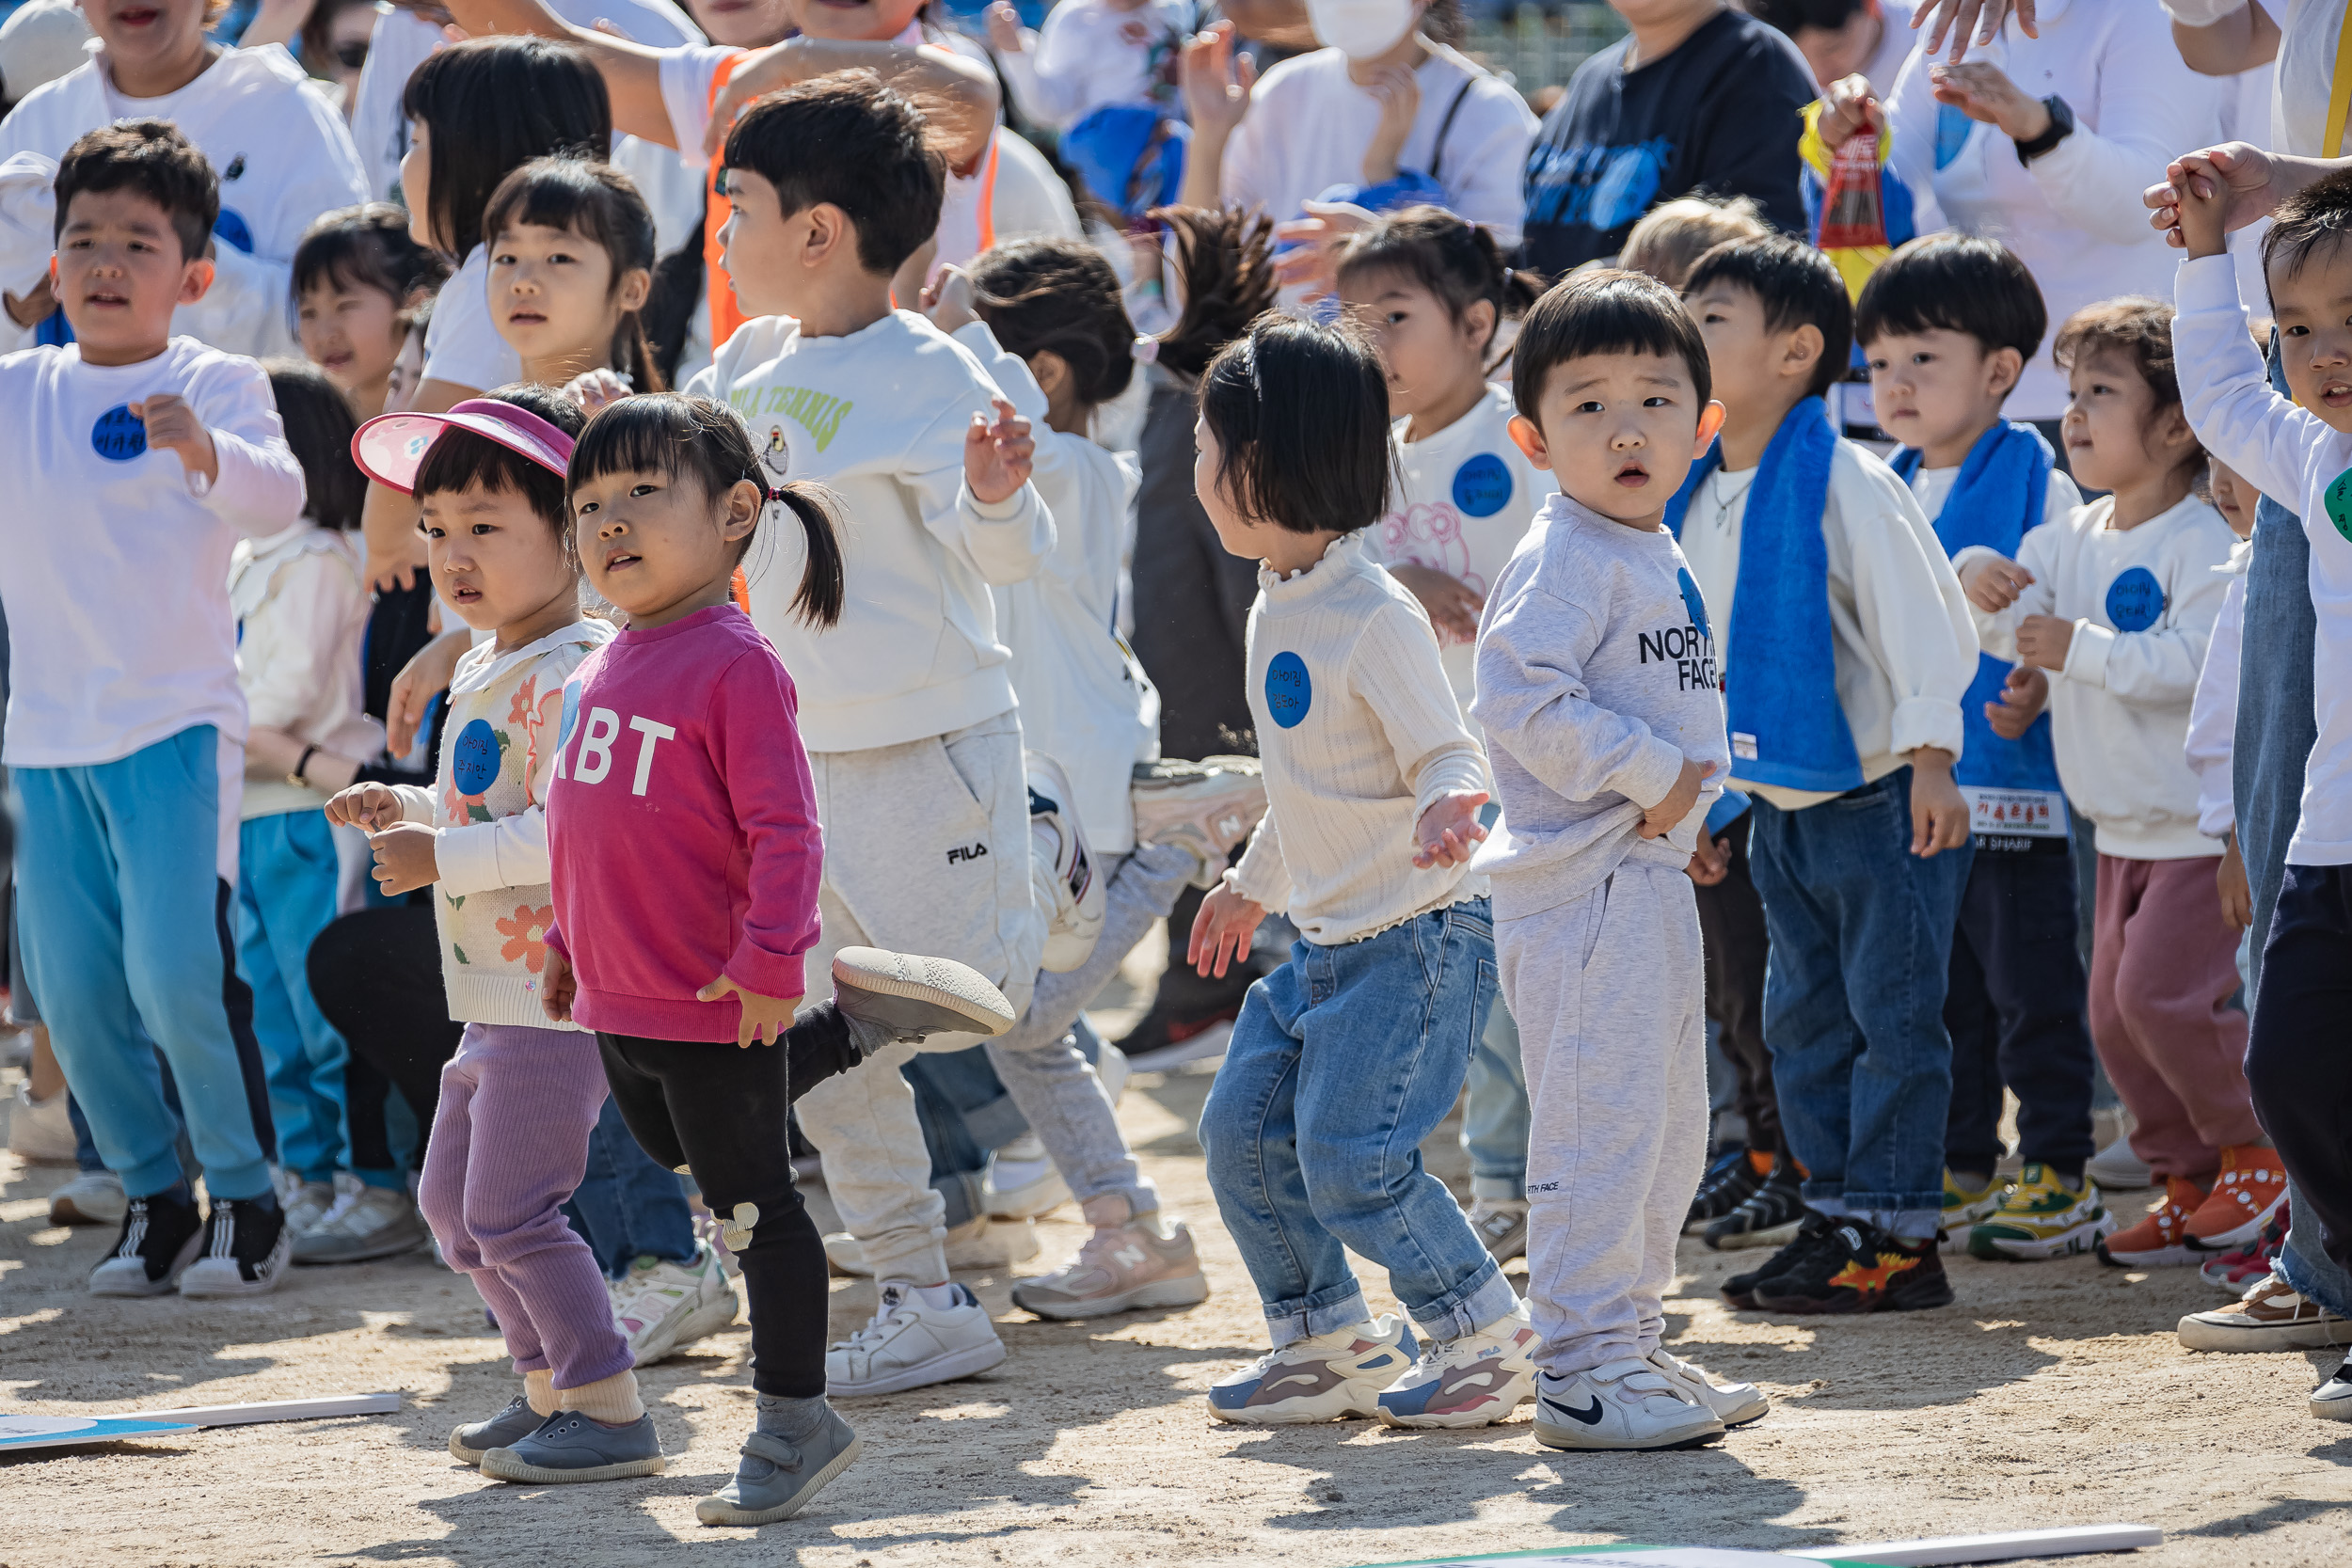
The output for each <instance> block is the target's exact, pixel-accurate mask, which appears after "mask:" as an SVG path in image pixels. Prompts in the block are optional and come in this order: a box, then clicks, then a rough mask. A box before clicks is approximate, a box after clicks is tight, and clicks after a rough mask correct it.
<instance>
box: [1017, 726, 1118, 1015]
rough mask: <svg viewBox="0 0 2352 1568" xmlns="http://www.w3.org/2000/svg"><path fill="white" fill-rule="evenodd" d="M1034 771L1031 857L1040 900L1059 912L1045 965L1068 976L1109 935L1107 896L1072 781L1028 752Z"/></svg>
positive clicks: (1041, 757) (1056, 765) (1031, 774)
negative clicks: (1105, 931)
mask: <svg viewBox="0 0 2352 1568" xmlns="http://www.w3.org/2000/svg"><path fill="white" fill-rule="evenodd" d="M1026 761H1027V763H1028V771H1029V840H1030V859H1029V863H1030V866H1031V868H1032V875H1033V876H1034V878H1035V879H1036V883H1037V889H1038V899H1039V901H1040V902H1041V904H1043V905H1044V906H1045V907H1046V908H1047V909H1049V910H1051V911H1053V917H1052V921H1051V924H1050V925H1048V927H1046V932H1045V958H1044V960H1043V962H1044V966H1045V968H1046V969H1047V970H1048V971H1049V972H1050V973H1052V974H1068V973H1069V972H1070V971H1071V970H1073V969H1075V968H1077V967H1078V966H1079V965H1080V964H1083V963H1085V962H1086V961H1087V959H1088V958H1091V957H1093V955H1094V943H1095V939H1097V938H1098V937H1100V936H1101V935H1102V934H1103V909H1104V902H1105V899H1106V895H1105V894H1104V890H1103V879H1101V878H1100V877H1097V876H1096V875H1095V874H1094V860H1093V857H1092V856H1091V855H1089V853H1088V852H1087V841H1086V834H1085V833H1083V832H1080V831H1079V828H1078V813H1077V808H1076V805H1075V803H1074V798H1073V795H1072V794H1071V789H1070V778H1069V775H1067V774H1065V773H1064V772H1063V771H1062V770H1061V764H1059V763H1057V762H1056V761H1055V760H1054V759H1053V758H1052V757H1049V756H1047V755H1046V754H1045V753H1044V752H1028V753H1026Z"/></svg>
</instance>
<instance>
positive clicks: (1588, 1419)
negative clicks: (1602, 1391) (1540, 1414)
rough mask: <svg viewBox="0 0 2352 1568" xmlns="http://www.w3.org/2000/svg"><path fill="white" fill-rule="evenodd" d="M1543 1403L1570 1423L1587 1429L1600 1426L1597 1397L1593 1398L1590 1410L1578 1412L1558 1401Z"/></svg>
mask: <svg viewBox="0 0 2352 1568" xmlns="http://www.w3.org/2000/svg"><path fill="white" fill-rule="evenodd" d="M1544 1403H1545V1404H1547V1405H1549V1407H1550V1408H1552V1409H1554V1410H1557V1411H1558V1412H1560V1414H1561V1415H1563V1416H1565V1417H1566V1418H1568V1419H1569V1420H1571V1421H1576V1422H1579V1423H1581V1425H1584V1426H1588V1427H1589V1426H1598V1425H1599V1424H1600V1400H1599V1398H1598V1397H1597V1396H1596V1397H1595V1398H1594V1400H1593V1402H1592V1405H1591V1406H1590V1408H1588V1409H1584V1410H1579V1409H1577V1408H1575V1407H1574V1406H1572V1405H1565V1404H1562V1403H1561V1402H1559V1401H1558V1400H1546V1401H1544Z"/></svg>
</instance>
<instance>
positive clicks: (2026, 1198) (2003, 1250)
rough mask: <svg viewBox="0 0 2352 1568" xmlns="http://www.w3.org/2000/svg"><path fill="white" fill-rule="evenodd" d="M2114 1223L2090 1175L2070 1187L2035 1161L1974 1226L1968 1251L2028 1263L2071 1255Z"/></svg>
mask: <svg viewBox="0 0 2352 1568" xmlns="http://www.w3.org/2000/svg"><path fill="white" fill-rule="evenodd" d="M2115 1228H2116V1225H2115V1216H2114V1215H2112V1214H2110V1213H2108V1212H2107V1206H2106V1202H2105V1201H2104V1200H2103V1199H2102V1198H2101V1197H2100V1196H2099V1187H2098V1183H2096V1182H2094V1181H2091V1180H2087V1179H2086V1180H2084V1181H2082V1182H2081V1183H2080V1184H2079V1185H2076V1186H2073V1187H2070V1186H2068V1185H2067V1184H2066V1180H2065V1178H2063V1177H2061V1176H2059V1175H2058V1172H2056V1171H2054V1170H2052V1169H2051V1168H2050V1167H2049V1166H2047V1165H2045V1164H2042V1163H2041V1162H2040V1161H2036V1162H2035V1163H2033V1164H2029V1165H2027V1166H2026V1169H2025V1172H2024V1174H2023V1175H2022V1176H2020V1177H2019V1178H2018V1180H2017V1181H2016V1183H2015V1184H2014V1185H2012V1186H2011V1187H2010V1189H2009V1190H2008V1191H2007V1192H2005V1193H2003V1194H2002V1195H2001V1201H2000V1203H1999V1204H1998V1206H1996V1207H1995V1208H1994V1211H1993V1212H1991V1213H1989V1214H1987V1215H1985V1216H1984V1217H1983V1218H1982V1219H1981V1220H1979V1221H1978V1222H1977V1224H1976V1225H1974V1226H1972V1227H1970V1228H1969V1231H1968V1235H1967V1239H1966V1240H1967V1250H1968V1253H1969V1256H1971V1257H1974V1258H2007V1259H2011V1260H2013V1261H2017V1262H2027V1263H2031V1262H2039V1261H2041V1260H2042V1259H2045V1258H2072V1257H2074V1254H2076V1253H2078V1252H2089V1251H2090V1249H2091V1248H2092V1247H2093V1246H2095V1245H2097V1244H2098V1242H2099V1239H2100V1238H2101V1237H2102V1236H2105V1235H2107V1234H2108V1233H2109V1232H2111V1231H2113V1230H2114V1229H2115ZM1947 1250H1949V1249H1947Z"/></svg>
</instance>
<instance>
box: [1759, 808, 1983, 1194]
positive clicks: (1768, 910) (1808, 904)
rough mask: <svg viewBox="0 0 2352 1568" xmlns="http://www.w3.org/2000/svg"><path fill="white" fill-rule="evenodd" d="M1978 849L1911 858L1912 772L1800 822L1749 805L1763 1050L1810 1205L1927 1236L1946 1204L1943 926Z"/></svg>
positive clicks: (1948, 1091) (1948, 930)
mask: <svg viewBox="0 0 2352 1568" xmlns="http://www.w3.org/2000/svg"><path fill="white" fill-rule="evenodd" d="M1975 853H1976V849H1975V845H1974V844H1973V842H1972V843H1969V844H1963V845H1962V846H1961V847H1959V848H1957V849H1947V850H1945V851H1944V852H1943V853H1941V854H1938V855H1935V856H1932V857H1931V858H1929V859H1926V860H1922V859H1920V858H1919V857H1918V856H1916V855H1914V854H1913V853H1912V852H1911V769H1910V768H1898V769H1896V770H1895V771H1894V772H1892V773H1889V774H1888V775H1886V777H1884V778H1883V779H1881V780H1879V781H1878V782H1877V783H1875V784H1866V785H1864V786H1863V787H1862V788H1860V789H1857V790H1853V791H1851V792H1850V793H1848V794H1845V795H1841V796H1839V797H1837V798H1836V800H1824V801H1822V802H1821V803H1820V804H1819V805H1815V806H1808V807H1806V808H1805V809H1804V810H1803V811H1782V810H1781V809H1780V808H1779V807H1777V806H1774V805H1772V804H1771V803H1770V802H1769V801H1766V800H1760V799H1759V800H1757V801H1756V826H1755V829H1754V831H1753V833H1752V835H1751V837H1750V839H1749V844H1748V856H1749V865H1750V868H1751V870H1752V871H1753V873H1754V875H1755V878H1756V892H1757V894H1758V895H1761V896H1762V898H1763V900H1764V924H1765V927H1766V929H1767V930H1768V931H1769V932H1770V933H1771V938H1772V957H1771V959H1770V960H1769V962H1768V963H1767V965H1766V967H1765V972H1764V1039H1765V1042H1766V1044H1768V1045H1769V1046H1770V1047H1771V1048H1772V1084H1773V1086H1774V1088H1775V1089H1776V1090H1777V1091H1778V1094H1779V1099H1780V1118H1781V1124H1782V1126H1783V1127H1784V1128H1785V1129H1786V1130H1787V1132H1788V1146H1789V1148H1790V1150H1791V1151H1792V1152H1793V1153H1794V1154H1795V1155H1796V1157H1797V1160H1798V1163H1799V1164H1803V1165H1804V1167H1805V1170H1806V1172H1807V1173H1808V1174H1807V1176H1806V1179H1805V1183H1804V1197H1805V1201H1806V1202H1807V1203H1810V1204H1812V1205H1813V1206H1814V1207H1816V1208H1819V1209H1822V1210H1823V1211H1824V1212H1829V1213H1861V1214H1867V1215H1870V1216H1872V1217H1874V1218H1876V1219H1877V1220H1878V1221H1879V1223H1881V1224H1883V1225H1886V1226H1887V1227H1889V1228H1891V1229H1893V1230H1894V1231H1895V1233H1896V1234H1898V1235H1899V1236H1905V1237H1920V1236H1932V1235H1933V1234H1935V1227H1936V1224H1937V1220H1938V1217H1939V1216H1940V1215H1941V1213H1942V1212H1943V1205H1944V1125H1945V1119H1946V1116H1947V1112H1948V1110H1949V1108H1950V1104H1951V1095H1952V1040H1951V1037H1950V1036H1949V1035H1948V1034H1947V1033H1945V1029H1944V993H1945V989H1946V986H1947V981H1948V978H1949V974H1948V969H1949V965H1950V962H1951V951H1952V930H1953V927H1954V926H1955V924H1956V923H1957V921H1958V919H1959V916H1960V895H1961V890H1962V888H1963V887H1964V886H1966V885H1967V881H1968V868H1969V864H1970V863H1971V862H1972V861H1973V860H1974V859H1975Z"/></svg>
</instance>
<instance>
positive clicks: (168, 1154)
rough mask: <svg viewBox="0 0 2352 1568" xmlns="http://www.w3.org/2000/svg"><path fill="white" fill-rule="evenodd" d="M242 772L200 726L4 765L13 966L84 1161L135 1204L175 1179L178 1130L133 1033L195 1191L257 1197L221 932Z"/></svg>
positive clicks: (248, 1072) (262, 1188) (229, 968)
mask: <svg viewBox="0 0 2352 1568" xmlns="http://www.w3.org/2000/svg"><path fill="white" fill-rule="evenodd" d="M244 762H245V758H244V751H243V748H241V747H239V746H238V745H237V744H236V742H234V741H231V740H228V739H226V738H224V737H223V736H221V735H220V733H219V732H218V731H217V730H215V728H214V727H213V726H212V725H210V724H199V725H197V726H195V727H193V728H191V729H185V730H182V731H181V732H180V733H179V734H177V735H175V736H170V737H168V738H167V739H164V740H159V741H156V742H155V743H154V744H153V745H151V746H148V747H145V748H143V749H142V750H140V751H136V752H132V753H131V754H130V755H129V756H127V757H122V758H119V759H118V760H116V761H114V762H104V763H95V764H92V765H90V766H87V767H80V768H11V769H10V770H9V771H10V775H11V777H12V779H13V781H14V783H15V784H16V787H17V791H18V794H19V795H20V797H21V798H22V800H23V801H24V834H23V837H22V838H21V840H20V841H19V843H18V846H17V856H16V887H17V897H18V899H19V900H20V901H21V902H20V911H21V912H20V915H19V918H20V920H21V921H22V923H23V924H22V934H23V938H24V964H25V968H26V969H27V970H28V971H29V972H30V974H31V977H32V981H33V990H34V991H35V993H36V994H37V995H39V996H40V1005H41V1012H42V1015H43V1016H44V1017H46V1018H47V1019H48V1021H49V1029H50V1038H51V1040H52V1041H53V1042H54V1044H55V1045H56V1052H57V1060H58V1063H59V1065H60V1066H62V1067H63V1068H64V1069H65V1075H66V1081H67V1083H69V1084H70V1085H72V1089H73V1095H74V1099H75V1100H76V1101H79V1103H80V1104H81V1107H82V1114H83V1116H84V1117H86V1118H87V1120H88V1122H89V1127H90V1135H91V1137H92V1138H93V1139H94V1140H96V1142H97V1144H98V1152H99V1153H100V1155H102V1156H103V1158H104V1159H105V1162H106V1168H107V1169H109V1170H111V1171H113V1172H115V1173H116V1174H117V1175H119V1176H120V1177H121V1178H122V1186H123V1190H124V1191H125V1192H127V1193H129V1194H130V1195H131V1196H134V1197H144V1196H148V1195H149V1194H151V1193H160V1192H164V1191H167V1190H168V1189H169V1188H171V1187H172V1186H174V1185H176V1184H177V1183H178V1182H179V1180H180V1159H179V1156H178V1154H177V1153H176V1152H175V1150H174V1147H173V1146H174V1144H175V1142H176V1137H177V1132H178V1126H179V1123H178V1119H177V1118H175V1117H173V1116H172V1114H171V1112H170V1109H169V1108H168V1107H167V1106H166V1105H165V1103H164V1098H163V1094H162V1090H161V1085H160V1084H159V1083H158V1081H157V1078H156V1074H155V1069H154V1061H153V1056H152V1050H153V1047H151V1046H150V1045H149V1044H148V1042H147V1041H146V1039H145V1038H144V1037H141V1035H140V1033H139V1030H138V1024H137V1021H138V1020H145V1021H146V1022H147V1023H148V1024H149V1026H150V1027H151V1030H152V1032H153V1034H154V1037H155V1044H156V1045H159V1046H161V1047H162V1048H163V1053H164V1056H165V1058H166V1059H167V1060H168V1061H169V1062H170V1063H171V1072H172V1077H173V1079H174V1080H175V1081H176V1082H177V1083H178V1085H179V1088H180V1104H181V1108H182V1110H183V1112H184V1113H185V1114H186V1117H187V1128H188V1136H189V1139H190V1141H191V1142H192V1143H193V1144H194V1145H195V1148H196V1157H197V1160H198V1162H199V1164H201V1165H202V1166H203V1167H204V1185H205V1187H206V1188H207V1190H209V1191H210V1193H211V1194H212V1196H215V1197H217V1198H247V1197H259V1196H261V1195H262V1194H263V1193H265V1192H267V1191H269V1184H270V1183H269V1160H270V1158H271V1156H272V1155H273V1154H274V1153H275V1152H276V1146H277V1137H276V1133H275V1132H274V1131H273V1129H272V1126H271V1122H270V1115H269V1097H268V1090H267V1087H266V1085H265V1084H264V1082H263V1076H262V1053H261V1049H260V1047H259V1046H258V1045H257V1044H256V1043H255V1041H254V1038H253V999H252V993H251V992H249V991H248V990H246V986H245V982H244V981H243V980H241V979H239V978H238V977H237V969H236V958H235V944H234V942H233V941H232V939H231V937H230V927H229V908H230V899H231V897H232V896H233V895H234V893H235V888H236V876H237V804H238V800H239V799H240V796H241V794H242V791H243V785H242V782H241V781H242V779H243V774H244ZM134 1009H136V1012H135V1015H134Z"/></svg>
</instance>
